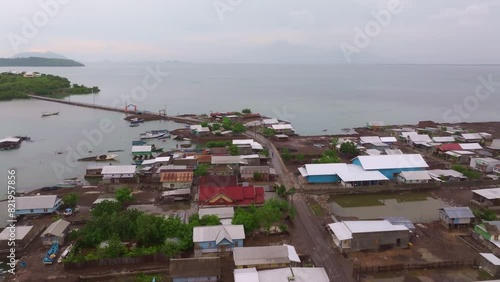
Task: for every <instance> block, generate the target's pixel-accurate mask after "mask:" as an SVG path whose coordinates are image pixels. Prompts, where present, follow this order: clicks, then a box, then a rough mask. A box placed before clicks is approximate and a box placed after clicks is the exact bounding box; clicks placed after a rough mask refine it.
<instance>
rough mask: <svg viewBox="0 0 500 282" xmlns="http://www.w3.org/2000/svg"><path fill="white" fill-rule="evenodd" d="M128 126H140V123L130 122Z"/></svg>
mask: <svg viewBox="0 0 500 282" xmlns="http://www.w3.org/2000/svg"><path fill="white" fill-rule="evenodd" d="M128 126H130V127H138V126H139V124H138V123H131V124H129V125H128Z"/></svg>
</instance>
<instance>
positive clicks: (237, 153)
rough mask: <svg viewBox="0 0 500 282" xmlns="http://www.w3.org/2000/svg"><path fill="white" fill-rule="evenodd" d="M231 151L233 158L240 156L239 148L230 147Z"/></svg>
mask: <svg viewBox="0 0 500 282" xmlns="http://www.w3.org/2000/svg"><path fill="white" fill-rule="evenodd" d="M228 149H229V154H231V156H237V155H239V153H240V152H239V150H238V146H236V145H234V144H232V145H230V146H229V147H228Z"/></svg>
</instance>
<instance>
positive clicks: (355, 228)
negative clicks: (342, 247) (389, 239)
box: [342, 220, 408, 233]
mask: <svg viewBox="0 0 500 282" xmlns="http://www.w3.org/2000/svg"><path fill="white" fill-rule="evenodd" d="M342 223H343V224H345V226H346V227H347V229H349V231H351V233H369V232H390V231H405V230H408V228H406V227H405V226H402V225H392V224H391V223H390V222H389V221H387V220H358V221H342Z"/></svg>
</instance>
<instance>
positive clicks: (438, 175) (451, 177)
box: [427, 169, 467, 182]
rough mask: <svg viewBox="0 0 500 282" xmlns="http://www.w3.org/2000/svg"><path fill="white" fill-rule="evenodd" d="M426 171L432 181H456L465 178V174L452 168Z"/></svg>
mask: <svg viewBox="0 0 500 282" xmlns="http://www.w3.org/2000/svg"><path fill="white" fill-rule="evenodd" d="M427 172H428V173H429V176H430V177H431V178H432V179H433V180H434V181H439V182H458V181H464V180H467V177H466V176H465V175H463V174H462V173H460V172H458V171H456V170H453V169H432V170H427Z"/></svg>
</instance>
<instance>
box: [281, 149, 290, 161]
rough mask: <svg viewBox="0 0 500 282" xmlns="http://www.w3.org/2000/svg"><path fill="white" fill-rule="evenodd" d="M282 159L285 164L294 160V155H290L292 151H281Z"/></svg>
mask: <svg viewBox="0 0 500 282" xmlns="http://www.w3.org/2000/svg"><path fill="white" fill-rule="evenodd" d="M281 158H283V160H284V161H285V162H289V161H290V160H291V159H292V155H291V154H290V150H288V148H282V149H281Z"/></svg>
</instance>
